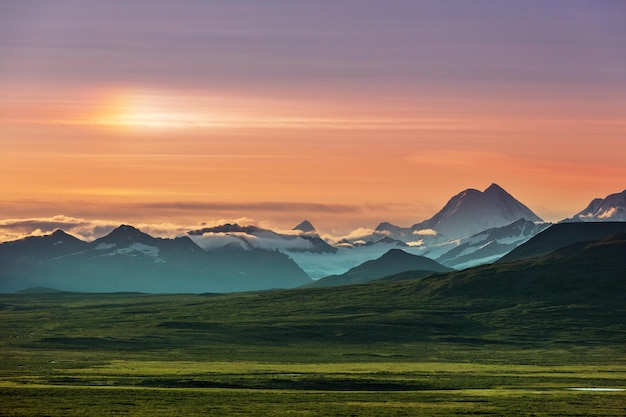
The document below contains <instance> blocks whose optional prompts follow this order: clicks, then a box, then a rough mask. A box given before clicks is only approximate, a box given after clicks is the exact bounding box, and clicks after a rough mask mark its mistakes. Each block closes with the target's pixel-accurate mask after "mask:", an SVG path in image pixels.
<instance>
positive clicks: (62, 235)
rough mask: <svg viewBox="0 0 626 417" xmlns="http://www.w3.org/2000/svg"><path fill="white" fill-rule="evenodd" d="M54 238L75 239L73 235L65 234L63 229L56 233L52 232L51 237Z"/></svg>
mask: <svg viewBox="0 0 626 417" xmlns="http://www.w3.org/2000/svg"><path fill="white" fill-rule="evenodd" d="M50 236H51V237H53V238H55V239H56V238H63V237H73V236H71V235H68V234H67V233H65V232H64V231H63V230H61V229H57V230H55V231H54V232H52V234H51V235H50Z"/></svg>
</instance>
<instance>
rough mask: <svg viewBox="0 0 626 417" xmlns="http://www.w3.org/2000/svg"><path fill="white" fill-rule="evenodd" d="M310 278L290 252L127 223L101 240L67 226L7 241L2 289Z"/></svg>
mask: <svg viewBox="0 0 626 417" xmlns="http://www.w3.org/2000/svg"><path fill="white" fill-rule="evenodd" d="M307 282H310V278H309V277H308V276H307V275H306V273H305V272H304V271H303V270H302V269H301V268H300V267H298V265H297V264H296V263H295V262H294V261H293V260H291V259H289V257H287V256H286V255H284V254H282V253H280V252H276V251H266V250H260V249H253V250H243V249H240V248H232V247H226V248H221V249H219V250H215V251H211V252H206V251H204V250H202V249H201V248H200V247H199V246H198V245H196V244H195V243H194V242H193V241H192V240H191V239H190V238H189V237H186V236H185V237H179V238H176V239H161V238H154V237H152V236H150V235H148V234H145V233H143V232H141V231H140V230H138V229H136V228H134V227H132V226H128V225H122V226H120V227H118V228H117V229H115V230H113V231H112V232H111V233H110V234H108V235H106V236H104V237H102V238H100V239H97V240H95V241H93V242H89V243H88V242H83V241H80V240H78V239H76V238H73V237H71V236H69V235H67V234H65V233H63V232H60V231H57V232H55V233H53V234H52V235H49V236H43V237H37V238H34V237H33V238H27V239H23V240H20V241H15V242H6V243H3V244H0V291H8V292H12V291H18V290H21V289H25V288H29V287H48V288H54V289H59V290H67V291H84V292H118V291H138V292H150V293H159V292H174V293H176V292H190V293H199V292H230V291H249V290H260V289H271V288H293V287H297V286H299V285H302V284H305V283H307Z"/></svg>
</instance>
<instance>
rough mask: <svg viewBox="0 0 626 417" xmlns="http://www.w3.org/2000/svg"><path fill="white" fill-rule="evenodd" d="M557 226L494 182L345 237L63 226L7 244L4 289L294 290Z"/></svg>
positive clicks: (306, 226)
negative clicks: (410, 217)
mask: <svg viewBox="0 0 626 417" xmlns="http://www.w3.org/2000/svg"><path fill="white" fill-rule="evenodd" d="M624 213H626V191H624V192H622V193H617V194H612V195H609V196H607V197H606V198H603V199H602V198H598V199H594V200H593V201H592V202H591V203H590V204H589V206H588V207H587V208H585V209H584V210H582V211H581V212H579V213H578V214H576V215H574V216H573V217H572V218H569V219H565V220H564V221H563V224H564V223H568V222H569V223H572V222H574V223H580V222H603V223H606V224H607V226H606V227H604V228H602V227H595V226H590V227H588V228H585V227H579V228H574V227H570V228H568V229H567V230H569V231H570V232H571V234H572V236H570V237H568V238H563V239H560V240H559V239H557V240H559V241H561V240H562V241H563V242H569V243H575V242H580V241H585V240H593V239H597V238H601V237H604V236H605V235H606V234H608V233H609V232H614V233H615V232H616V231H622V229H621V228H620V226H621V224H619V223H617V224H615V223H614V222H615V221H618V222H621V221H623V219H624ZM610 222H612V223H613V226H612V225H610V224H609V223H610ZM623 224H626V223H623ZM557 226H559V227H557V228H556V229H555V230H557V231H558V230H560V227H561V226H560V225H557ZM553 227H554V226H552V225H551V224H550V223H546V222H543V221H542V220H541V218H539V216H537V215H536V214H535V213H534V212H533V211H532V210H530V209H529V208H528V207H526V206H525V205H524V204H523V203H521V202H519V201H518V200H517V199H515V198H514V197H513V196H512V195H511V194H509V193H508V192H506V191H505V190H504V189H502V188H501V187H500V186H498V185H497V184H492V185H491V186H489V187H488V188H486V189H485V190H484V191H482V192H481V191H478V190H475V189H467V190H464V191H462V192H460V193H458V194H457V195H455V196H453V197H452V198H451V199H450V200H449V201H448V202H447V204H445V206H444V207H443V208H442V209H441V210H440V211H439V212H437V213H436V214H435V215H434V216H433V217H431V218H430V219H427V220H424V221H421V222H419V223H415V224H414V225H413V226H410V227H400V226H396V225H393V224H391V223H388V222H383V223H381V224H380V225H379V226H378V227H377V228H376V229H375V230H374V231H373V232H372V233H371V234H368V235H365V236H358V237H354V238H344V239H341V240H338V241H334V240H329V239H324V238H322V237H321V236H320V234H319V233H318V232H317V230H316V229H315V227H314V225H313V224H312V223H311V222H309V221H308V220H304V221H302V222H301V223H300V224H298V225H296V226H295V227H293V229H291V230H282V231H274V230H270V229H265V228H261V227H258V226H253V225H239V224H236V223H225V224H222V225H218V226H212V227H203V228H200V229H194V230H188V231H187V232H186V233H184V234H183V235H181V236H179V237H176V238H174V239H164V238H155V237H153V236H150V235H149V234H147V233H144V232H142V231H140V230H139V229H137V228H135V227H133V226H130V225H121V226H119V227H117V228H115V229H114V230H112V231H111V232H110V233H108V234H106V235H105V236H102V237H100V238H98V239H96V240H93V241H91V242H86V241H83V240H80V239H77V238H76V237H73V236H71V235H69V234H67V233H65V232H63V231H62V230H57V231H55V232H54V233H52V234H49V235H45V236H38V237H27V238H24V239H21V240H17V241H11V242H5V243H2V244H0V291H3V292H12V291H17V290H22V289H25V288H28V287H41V286H43V287H51V288H55V289H60V290H68V291H97V292H105V291H141V292H194V293H197V292H231V291H249V290H262V289H272V288H294V287H298V286H301V285H306V284H310V283H312V281H311V279H314V280H317V279H320V278H323V280H321V281H320V284H319V285H321V283H322V282H328V283H332V284H330V285H343V284H345V283H358V282H367V281H369V280H371V279H378V278H381V277H382V275H381V274H378V273H374V271H375V270H376V268H378V267H379V266H380V265H385V267H384V268H382V269H381V271H384V273H387V272H388V273H389V274H393V273H397V272H402V271H407V270H408V269H406V268H405V267H400V265H402V264H406V265H412V264H414V263H415V262H416V261H417V260H418V259H419V262H422V264H424V265H426V264H428V262H432V264H429V265H430V266H429V267H428V268H423V269H424V270H426V271H430V272H432V271H438V272H444V271H446V270H449V269H450V268H452V269H457V270H461V269H465V268H470V267H473V266H477V265H481V264H486V263H491V262H494V261H497V260H499V259H503V260H509V259H512V258H511V257H512V256H513V254H515V253H519V252H518V249H519V250H522V249H521V248H523V247H524V245H523V244H524V243H525V242H528V241H529V240H531V239H533V237H535V236H537V237H538V238H540V237H541V236H542V235H544V234H545V232H546V231H549V230H552V228H553ZM542 232H543V233H542ZM535 245H536V244H535ZM400 252H401V253H402V254H404V255H406V256H404V255H400V254H399V253H400ZM394 253H395V254H396V255H395V256H392V255H389V254H394ZM507 254H509V255H507ZM544 254H545V253H544ZM391 259H393V260H391ZM373 260H378V263H374V264H372V263H371V262H370V261H373ZM377 265H378V266H377ZM433 265H436V266H435V267H433ZM398 268H399V269H398ZM416 268H417V269H420V268H418V267H416ZM409 269H411V268H409ZM384 273H383V275H384ZM327 277H328V278H327ZM331 277H332V278H331ZM336 283H339V284H336ZM316 285H318V284H316Z"/></svg>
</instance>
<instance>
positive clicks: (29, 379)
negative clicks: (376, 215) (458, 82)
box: [0, 283, 626, 416]
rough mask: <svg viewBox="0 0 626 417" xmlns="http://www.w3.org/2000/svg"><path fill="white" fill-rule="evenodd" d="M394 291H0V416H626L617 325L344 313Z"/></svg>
mask: <svg viewBox="0 0 626 417" xmlns="http://www.w3.org/2000/svg"><path fill="white" fill-rule="evenodd" d="M405 285H406V284H402V283H394V284H387V285H385V286H382V287H379V288H378V290H376V287H375V286H357V287H355V288H353V289H341V290H336V289H335V290H328V289H326V290H306V291H276V292H262V293H243V294H229V295H146V294H70V293H55V294H37V295H33V294H23V295H22V294H15V295H3V296H0V306H1V309H0V317H1V320H0V326H1V331H2V340H1V342H0V351H1V353H2V361H1V365H0V372H1V378H0V415H2V416H68V415H75V416H102V415H126V416H155V415H163V416H166V415H167V416H172V415H181V416H183V415H184V416H207V415H216V416H229V415H232V416H239V415H241V416H243V415H246V416H250V415H259V416H271V415H276V416H285V415H287V416H289V415H294V416H295V415H297V416H320V415H322V416H323V415H327V416H381V415H384V416H453V415H527V416H588V415H598V416H621V415H625V414H626V391H624V389H625V388H626V361H625V359H626V349H625V348H624V346H623V345H622V344H621V343H618V341H619V340H620V339H621V337H622V332H623V326H622V325H621V324H619V322H618V321H619V319H620V318H619V317H617V318H615V320H616V321H615V322H607V321H606V320H605V318H603V317H604V316H602V315H601V316H598V314H599V313H598V312H597V311H595V312H592V311H591V310H590V309H591V307H589V306H581V305H578V306H573V305H569V306H567V307H563V308H562V309H555V307H554V306H552V305H542V304H541V303H539V304H528V305H519V304H509V303H500V302H498V303H497V305H495V304H494V305H491V306H488V308H487V307H486V306H485V304H484V303H479V304H471V303H470V304H465V305H461V304H460V303H459V300H456V301H455V302H452V301H450V300H448V301H432V302H430V303H429V304H428V303H424V302H423V300H421V301H420V300H412V299H411V297H402V296H400V295H398V296H397V298H396V300H397V302H396V303H394V304H393V305H392V306H390V305H389V303H383V302H382V301H380V303H377V302H375V299H371V298H370V303H369V305H368V306H367V308H357V305H360V302H362V301H363V299H364V297H367V294H370V295H371V292H373V293H377V294H378V293H380V290H381V288H384V289H385V291H392V292H399V291H401V290H402V289H403V288H405V287H403V286H405ZM405 289H406V288H405ZM350 294H352V295H353V296H354V297H353V298H350V299H351V300H352V301H351V302H348V301H345V302H343V303H337V297H339V298H341V299H344V300H348V297H347V296H348V295H350ZM384 306H387V307H384ZM557 310H558V311H557ZM581 311H587V313H589V314H587V315H581V314H580V312H581ZM572 312H576V314H577V316H578V322H577V323H576V324H574V322H573V321H571V320H570V319H568V317H570V318H571V314H572ZM561 316H562V317H561ZM513 317H518V319H517V321H516V320H515V319H513ZM520 317H524V320H522V319H520ZM538 317H544V318H543V319H542V320H539V321H538V319H537V318H538ZM599 320H602V323H604V324H603V325H602V326H600V325H598V323H599V322H600V321H599ZM558 323H561V327H558V326H557V324H558ZM584 329H587V334H588V338H587V339H586V340H584V341H576V340H574V338H575V337H576V332H574V330H577V331H582V330H584ZM588 389H594V390H588Z"/></svg>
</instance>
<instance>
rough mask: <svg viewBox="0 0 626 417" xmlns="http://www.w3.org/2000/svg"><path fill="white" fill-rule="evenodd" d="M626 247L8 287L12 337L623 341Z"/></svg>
mask: <svg viewBox="0 0 626 417" xmlns="http://www.w3.org/2000/svg"><path fill="white" fill-rule="evenodd" d="M625 253H626V235H621V236H618V237H613V238H611V239H607V240H604V241H598V242H593V243H584V244H576V245H573V246H570V247H568V248H565V249H563V250H561V251H559V252H556V253H554V254H552V255H550V256H548V257H544V258H541V259H536V260H528V261H518V262H515V263H509V264H499V265H491V266H483V267H478V268H473V269H470V270H465V271H460V272H452V273H448V274H440V275H431V276H429V277H426V278H422V279H418V280H412V281H399V282H390V283H385V282H380V283H378V282H377V283H370V284H364V285H351V286H342V287H329V288H313V289H300V290H288V291H267V292H258V293H242V294H231V295H221V296H215V295H213V296H209V295H196V296H182V295H181V296H175V295H171V296H165V295H164V296H149V295H138V294H126V295H125V294H118V295H85V294H71V293H64V294H20V295H9V296H2V297H1V298H0V302H1V303H2V306H3V309H2V310H1V314H2V316H3V320H2V321H1V323H2V331H3V332H4V334H12V333H15V334H18V333H19V334H22V333H24V332H26V333H27V334H28V333H30V332H31V331H32V332H33V336H30V337H28V338H26V339H20V340H17V339H13V340H12V341H10V340H9V343H10V344H11V345H13V346H21V347H23V348H28V349H36V350H40V349H45V350H50V349H52V350H59V349H62V350H69V351H76V352H79V351H82V350H84V349H94V350H96V351H98V350H102V351H105V352H118V353H119V352H134V353H138V352H141V353H142V354H148V353H150V354H159V352H162V353H163V354H165V353H167V354H168V355H175V356H177V357H188V358H197V357H198V356H200V357H203V356H207V355H208V356H209V357H211V358H213V359H217V358H222V359H227V358H230V359H233V358H238V359H246V358H249V356H250V355H252V354H254V355H261V356H262V357H267V358H276V355H279V357H280V358H282V359H287V358H289V357H297V358H298V360H303V359H304V360H307V361H308V360H312V361H314V360H321V359H322V358H324V360H339V359H340V358H341V359H345V358H346V356H345V355H356V356H358V357H362V355H369V354H374V353H375V354H382V355H400V357H405V356H406V357H414V355H416V354H419V353H418V352H420V351H421V349H424V346H431V347H432V346H435V345H437V344H440V343H445V346H447V347H446V349H448V348H450V347H453V348H454V349H453V350H456V349H457V348H458V349H460V351H463V349H465V348H467V347H468V346H469V347H479V346H480V347H484V346H489V345H494V346H499V347H506V346H508V347H524V348H529V347H533V346H534V347H540V346H545V345H546V344H547V345H554V344H559V345H560V346H563V347H568V346H569V347H574V346H581V345H588V344H603V345H606V346H623V341H624V340H626V325H625V324H624V323H626V303H624V294H625V291H626V279H625V277H626V273H625V271H626V257H624V256H623V255H624V254H625ZM29 329H31V330H29ZM4 343H7V339H5V342H4ZM433 344H434V345H433ZM429 349H430V348H428V349H427V350H429ZM442 352H443V351H442ZM424 354H432V351H431V353H424Z"/></svg>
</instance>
